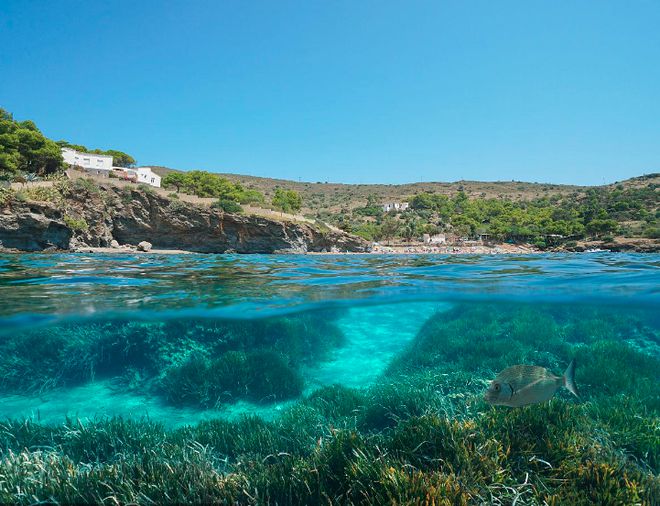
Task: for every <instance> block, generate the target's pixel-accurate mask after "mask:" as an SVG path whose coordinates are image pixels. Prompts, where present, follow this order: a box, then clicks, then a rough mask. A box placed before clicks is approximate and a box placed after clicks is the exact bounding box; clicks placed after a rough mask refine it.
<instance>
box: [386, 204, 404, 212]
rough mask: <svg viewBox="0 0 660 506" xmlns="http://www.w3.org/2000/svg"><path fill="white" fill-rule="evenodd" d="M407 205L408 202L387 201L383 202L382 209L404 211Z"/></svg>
mask: <svg viewBox="0 0 660 506" xmlns="http://www.w3.org/2000/svg"><path fill="white" fill-rule="evenodd" d="M408 207H409V204H408V202H388V203H387V204H383V211H385V212H386V213H389V212H390V211H405V210H406V209H408Z"/></svg>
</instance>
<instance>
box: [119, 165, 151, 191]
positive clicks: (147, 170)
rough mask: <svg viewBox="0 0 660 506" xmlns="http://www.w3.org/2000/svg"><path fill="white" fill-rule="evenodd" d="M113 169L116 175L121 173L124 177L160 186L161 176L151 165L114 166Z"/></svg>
mask: <svg viewBox="0 0 660 506" xmlns="http://www.w3.org/2000/svg"><path fill="white" fill-rule="evenodd" d="M112 169H113V172H114V173H115V174H116V175H119V176H120V177H121V178H122V179H128V180H130V181H134V182H136V183H142V184H148V185H150V186H155V187H156V188H160V181H161V177H160V176H159V175H158V174H156V173H155V172H154V171H153V170H152V169H151V167H135V168H124V167H113V168H112ZM122 172H123V173H124V175H123V177H122V176H121V173H122Z"/></svg>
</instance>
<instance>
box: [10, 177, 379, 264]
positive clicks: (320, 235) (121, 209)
mask: <svg viewBox="0 0 660 506" xmlns="http://www.w3.org/2000/svg"><path fill="white" fill-rule="evenodd" d="M58 192H59V193H55V192H51V194H49V195H51V196H49V199H51V200H52V201H33V200H28V201H21V200H17V199H7V200H6V201H5V202H4V204H2V205H1V206H0V247H3V248H11V249H18V250H23V251H40V250H45V249H60V250H67V249H75V248H79V247H109V246H110V245H111V243H112V241H113V240H116V241H117V242H118V243H120V244H131V245H136V244H138V243H139V242H140V241H148V242H150V243H151V244H152V245H153V247H154V248H158V249H179V250H188V251H195V252H201V253H224V252H231V251H233V252H237V253H276V252H287V253H304V252H321V251H366V249H367V243H366V242H364V241H363V240H361V239H360V238H358V237H354V236H351V235H348V234H345V233H340V232H335V231H332V230H328V229H322V228H321V227H317V226H315V225H312V224H307V223H293V222H288V221H277V220H271V219H267V218H262V217H257V216H245V215H241V214H229V213H225V212H223V211H221V210H219V209H209V208H201V207H197V206H193V205H190V204H186V203H183V202H180V201H178V200H172V199H169V198H166V197H163V196H160V195H158V194H156V193H154V192H151V191H148V190H144V189H140V188H133V187H123V188H119V187H115V186H112V185H101V186H96V185H93V184H89V183H85V182H81V181H80V180H79V181H78V182H73V183H68V184H66V185H61V186H60V188H59V189H58Z"/></svg>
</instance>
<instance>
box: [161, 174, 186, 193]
mask: <svg viewBox="0 0 660 506" xmlns="http://www.w3.org/2000/svg"><path fill="white" fill-rule="evenodd" d="M185 184H186V175H185V174H183V173H181V172H171V173H169V174H168V175H167V176H165V177H164V178H163V186H164V187H165V188H169V187H172V186H174V187H175V188H176V192H177V193H179V192H180V191H181V188H182V187H183V186H185Z"/></svg>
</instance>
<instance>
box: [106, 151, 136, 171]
mask: <svg viewBox="0 0 660 506" xmlns="http://www.w3.org/2000/svg"><path fill="white" fill-rule="evenodd" d="M100 154H102V155H107V156H111V157H112V164H113V165H115V166H117V167H132V166H134V165H135V158H133V157H132V156H131V155H129V154H127V153H124V152H123V151H117V150H116V149H108V150H107V151H102V152H101V153H100Z"/></svg>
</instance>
